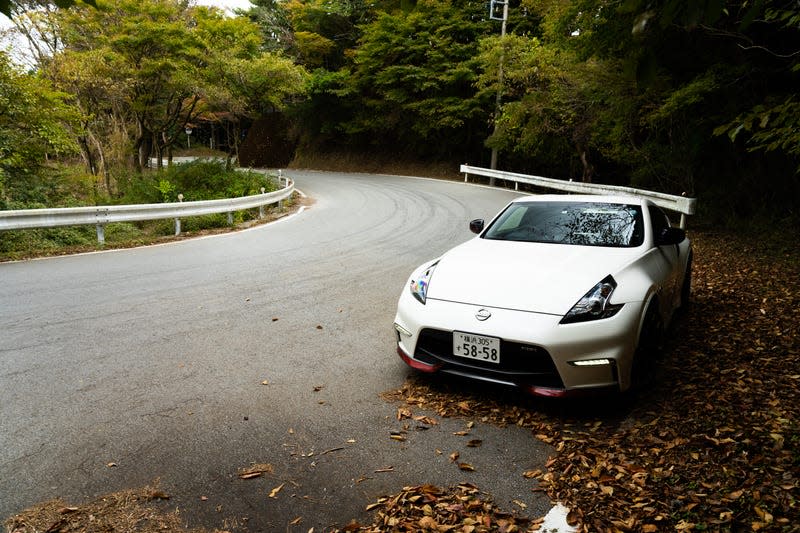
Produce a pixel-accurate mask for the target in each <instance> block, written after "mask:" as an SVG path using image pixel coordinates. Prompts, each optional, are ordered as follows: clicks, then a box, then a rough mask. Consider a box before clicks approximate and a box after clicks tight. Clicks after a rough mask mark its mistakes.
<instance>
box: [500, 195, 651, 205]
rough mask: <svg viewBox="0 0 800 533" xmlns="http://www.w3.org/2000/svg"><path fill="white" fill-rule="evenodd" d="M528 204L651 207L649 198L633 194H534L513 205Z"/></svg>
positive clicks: (516, 201) (519, 199) (516, 200)
mask: <svg viewBox="0 0 800 533" xmlns="http://www.w3.org/2000/svg"><path fill="white" fill-rule="evenodd" d="M526 202H574V203H604V204H634V205H650V204H651V202H650V201H649V200H648V199H647V198H642V197H639V196H634V195H632V194H630V195H626V194H617V195H600V194H532V195H529V196H523V197H521V198H517V199H515V200H514V201H513V202H512V203H526Z"/></svg>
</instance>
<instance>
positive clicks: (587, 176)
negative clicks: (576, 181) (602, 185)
mask: <svg viewBox="0 0 800 533" xmlns="http://www.w3.org/2000/svg"><path fill="white" fill-rule="evenodd" d="M586 152H587V150H586V148H584V147H580V146H579V147H578V153H579V154H580V157H581V164H582V165H583V176H581V181H582V182H583V183H592V177H594V165H592V164H591V163H590V162H589V157H588V156H587V155H586Z"/></svg>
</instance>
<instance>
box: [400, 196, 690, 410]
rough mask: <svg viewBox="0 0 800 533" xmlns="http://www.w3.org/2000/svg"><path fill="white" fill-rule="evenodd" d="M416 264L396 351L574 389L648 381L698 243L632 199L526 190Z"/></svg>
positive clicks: (554, 390) (460, 368) (496, 378)
mask: <svg viewBox="0 0 800 533" xmlns="http://www.w3.org/2000/svg"><path fill="white" fill-rule="evenodd" d="M470 229H471V230H472V231H473V232H475V233H477V234H478V236H477V237H475V238H473V239H471V240H469V241H467V242H465V243H464V244H461V245H460V246H456V247H455V248H453V249H451V250H449V251H448V252H446V253H445V254H444V255H442V256H441V257H439V258H438V259H436V260H433V261H429V262H427V263H425V264H423V265H421V266H420V267H419V268H417V269H416V270H415V271H414V272H413V273H412V274H411V277H410V278H409V281H408V285H407V287H406V288H405V289H404V290H403V291H402V294H401V295H400V301H399V303H398V306H397V316H396V317H395V323H394V328H395V330H396V331H397V351H398V353H399V355H400V357H401V358H402V359H403V361H405V362H406V363H407V364H408V365H409V366H411V367H412V368H415V369H417V370H421V371H423V372H446V373H450V374H457V375H460V376H466V377H470V378H475V379H478V380H483V381H489V382H493V383H499V384H506V385H512V386H516V387H521V388H524V389H525V390H527V391H528V392H530V393H532V394H535V395H541V396H568V395H572V394H575V393H579V392H586V391H591V390H598V389H603V388H610V389H615V390H619V391H624V390H627V389H628V388H630V387H631V385H632V384H638V383H647V382H648V381H649V379H650V377H651V374H652V368H653V366H652V360H653V356H654V353H655V351H656V350H657V347H658V344H659V340H660V338H661V335H662V333H663V331H664V330H665V329H666V327H667V326H668V325H669V322H670V320H671V318H672V316H673V314H674V312H675V311H676V310H677V309H678V308H679V307H681V306H682V305H684V304H686V303H687V301H688V298H689V288H690V284H691V265H692V249H691V244H690V242H689V239H687V238H686V234H685V232H684V231H683V230H682V229H679V228H673V227H670V223H669V219H668V218H667V216H666V215H665V214H664V212H663V211H662V210H661V209H660V208H659V207H657V206H656V205H654V204H653V203H652V202H650V201H649V200H646V199H642V198H638V197H634V196H575V195H544V196H528V197H523V198H520V199H517V200H515V201H513V202H511V203H510V204H509V205H508V206H506V208H505V209H503V210H502V211H501V212H500V213H499V214H498V215H497V216H496V217H495V218H494V219H493V220H492V221H491V222H490V223H489V224H488V225H487V224H484V221H483V220H480V219H479V220H473V221H472V222H470Z"/></svg>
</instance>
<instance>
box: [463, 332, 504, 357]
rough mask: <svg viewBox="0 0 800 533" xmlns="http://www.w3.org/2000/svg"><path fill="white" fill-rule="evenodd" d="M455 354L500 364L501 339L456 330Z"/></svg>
mask: <svg viewBox="0 0 800 533" xmlns="http://www.w3.org/2000/svg"><path fill="white" fill-rule="evenodd" d="M453 355H457V356H459V357H464V358H466V359H473V360H476V361H486V362H487V363H495V364H500V339H498V338H497V337H484V336H483V335H475V334H474V333H463V332H461V331H454V332H453Z"/></svg>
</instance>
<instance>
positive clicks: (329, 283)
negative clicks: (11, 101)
mask: <svg viewBox="0 0 800 533" xmlns="http://www.w3.org/2000/svg"><path fill="white" fill-rule="evenodd" d="M289 174H290V175H291V176H292V177H294V178H295V181H296V184H297V187H298V188H299V189H300V190H302V191H303V192H305V193H306V194H307V195H308V196H309V197H310V198H311V199H313V201H314V203H313V205H311V207H309V208H308V209H306V210H305V211H303V212H302V213H299V214H297V215H295V216H291V217H288V218H286V219H283V220H281V221H279V222H277V223H273V224H269V225H265V226H259V227H256V228H253V229H250V230H246V231H242V232H239V233H232V234H225V235H221V236H215V237H207V238H201V239H195V240H186V241H181V242H175V243H171V244H167V245H161V246H153V247H147V248H140V249H132V250H121V251H111V252H104V253H97V254H86V255H78V256H71V257H59V258H51V259H43V260H36V261H27V262H18V263H6V264H0V518H3V519H4V518H6V517H8V516H10V515H11V514H13V513H16V512H20V511H22V510H23V509H24V508H26V507H29V506H31V505H34V504H36V503H39V502H43V501H46V500H50V499H53V498H63V499H65V500H66V501H67V502H68V503H73V504H76V503H80V502H82V501H86V500H89V499H92V498H95V497H97V496H99V495H102V494H106V493H110V492H113V491H117V490H121V489H125V488H134V487H140V486H144V485H146V484H149V483H152V482H153V481H154V480H156V479H160V485H161V488H162V490H164V491H165V492H167V493H169V494H170V496H171V499H170V500H169V506H172V507H175V506H177V507H179V508H181V509H182V513H183V515H184V516H185V517H186V518H187V520H189V522H190V524H192V525H203V526H206V527H209V528H215V527H216V528H231V527H236V526H238V527H241V528H243V529H246V530H250V531H287V530H291V531H308V529H309V528H310V527H315V528H316V530H318V531H319V530H323V529H324V528H326V527H328V526H334V525H338V526H342V525H344V524H346V523H347V522H348V521H349V520H350V519H353V518H355V519H359V520H361V521H363V522H366V521H369V516H370V515H369V514H367V513H366V512H365V510H364V508H365V507H366V505H367V504H369V503H372V502H373V501H374V500H375V499H376V498H377V497H379V496H381V495H384V494H390V493H395V492H398V491H399V490H400V489H401V488H402V487H403V486H404V485H413V484H420V483H433V484H436V485H439V486H443V487H446V486H450V485H454V484H456V483H459V482H461V481H468V482H471V483H474V484H476V485H478V486H479V487H480V488H481V489H482V490H484V491H486V492H489V493H491V494H492V495H493V496H494V497H495V499H496V501H497V502H498V503H499V504H501V505H503V506H504V507H505V508H506V509H508V510H511V509H517V510H519V508H518V507H516V504H513V503H512V501H513V500H518V501H522V502H524V503H526V504H527V505H528V506H529V507H528V509H527V512H528V514H529V515H531V516H541V515H542V514H544V513H545V512H546V511H547V509H548V508H549V503H550V502H548V501H547V499H546V498H544V497H543V496H542V495H541V494H540V493H532V492H531V488H532V482H531V481H530V480H526V479H524V478H523V476H522V472H524V471H525V470H529V469H533V468H541V467H542V465H543V463H544V461H545V460H546V457H547V455H548V453H550V452H551V450H550V449H549V448H547V447H546V446H544V445H543V444H542V443H540V442H538V441H536V440H535V439H534V438H532V436H531V435H530V433H529V432H528V431H525V430H522V429H519V428H515V427H511V428H506V429H498V428H495V427H492V426H487V425H483V424H480V423H478V424H477V425H476V426H475V427H474V428H473V429H472V430H471V434H470V435H469V436H468V437H463V436H457V435H453V433H454V432H457V431H460V430H463V429H465V426H464V424H465V422H464V421H463V420H453V419H449V420H447V419H445V420H442V419H439V422H440V424H439V425H437V426H433V427H432V428H431V429H429V430H427V431H413V430H412V431H409V432H408V439H407V441H405V442H398V441H395V440H392V439H391V438H390V432H391V431H397V430H399V429H401V427H402V422H399V421H397V420H396V418H395V413H396V406H394V405H391V404H389V403H386V402H384V401H383V400H381V398H380V397H379V394H380V393H381V392H382V391H385V390H388V389H392V388H396V387H398V386H400V385H401V384H402V383H403V381H404V379H405V378H406V377H407V375H408V372H409V371H408V370H407V369H406V368H405V366H404V365H403V364H402V363H401V362H400V360H399V358H398V357H397V356H396V354H395V348H394V340H393V332H392V327H391V325H392V319H393V317H394V312H395V306H396V301H397V297H398V295H399V291H400V290H401V289H402V288H403V287H404V284H405V280H406V277H407V275H408V274H409V273H410V271H411V269H412V268H413V267H414V266H416V265H417V264H419V263H421V262H423V261H425V260H427V259H431V258H433V257H435V256H437V255H438V254H440V253H441V252H443V251H444V250H446V249H447V248H449V247H451V246H453V245H455V244H457V243H459V242H462V241H464V240H466V239H468V238H470V236H471V234H470V233H469V230H468V227H467V223H468V221H469V220H470V219H472V218H479V217H484V218H488V217H490V216H491V215H493V214H494V213H495V212H496V211H497V210H498V209H499V208H500V207H501V206H502V205H504V204H505V203H506V202H508V201H509V200H510V199H511V198H513V197H514V196H515V194H514V193H513V192H511V191H502V190H491V189H488V188H484V187H477V186H470V185H464V184H463V183H455V182H443V181H432V180H421V179H411V178H401V177H389V176H368V175H347V174H334V173H319V172H290V173H289ZM264 382H266V383H267V384H263V383H264ZM420 414H428V415H435V414H433V413H420ZM475 438H478V439H481V440H483V445H482V446H481V447H479V448H468V447H466V442H467V440H468V439H475ZM454 451H458V452H460V453H461V460H462V461H466V462H469V463H471V464H472V465H473V466H475V468H476V471H475V472H463V471H460V470H459V469H458V468H457V467H456V466H455V465H454V464H452V463H451V462H450V461H449V459H448V455H449V454H450V453H452V452H454ZM439 452H441V453H439ZM262 463H268V464H270V465H272V466H273V468H274V470H273V473H272V474H270V475H267V476H263V477H260V478H256V479H250V480H243V479H239V478H238V476H237V471H238V470H239V469H243V468H247V467H249V466H250V465H252V464H262ZM109 464H113V465H116V466H109ZM389 469H391V471H388V472H376V470H389ZM281 484H284V486H283V488H282V489H281V491H280V492H279V493H277V494H276V496H275V497H274V498H270V497H269V493H270V491H271V490H272V489H274V488H275V487H277V486H280V485H281ZM298 517H301V518H302V521H301V522H300V523H299V524H298V525H296V526H290V525H289V523H290V522H291V521H293V520H295V519H297V518H298Z"/></svg>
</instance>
